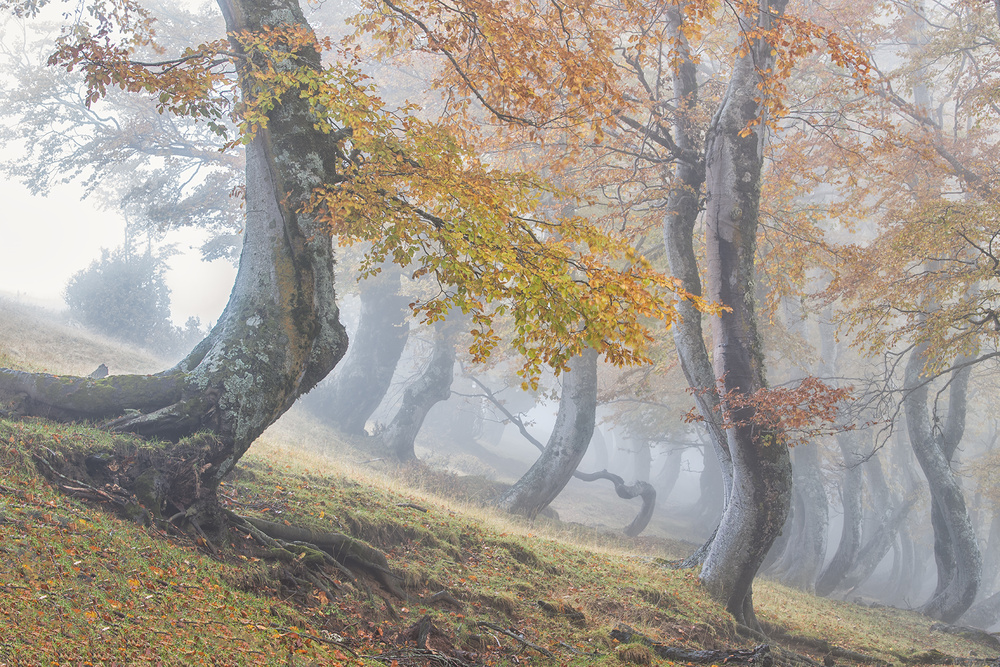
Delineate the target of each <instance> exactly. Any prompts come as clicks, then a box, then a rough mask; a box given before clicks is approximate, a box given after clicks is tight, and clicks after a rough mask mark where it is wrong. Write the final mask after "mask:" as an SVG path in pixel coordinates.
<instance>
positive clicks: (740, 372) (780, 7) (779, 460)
mask: <svg viewBox="0 0 1000 667" xmlns="http://www.w3.org/2000/svg"><path fill="white" fill-rule="evenodd" d="M784 8H785V1H784V0H775V1H772V2H768V1H766V0H764V1H762V2H761V3H760V5H759V8H758V10H759V11H758V13H757V14H756V15H754V16H742V17H740V20H741V24H742V25H745V26H750V25H756V26H758V27H760V28H762V29H764V30H767V29H770V28H771V27H772V23H773V18H774V17H776V16H780V15H781V14H782V13H783V12H784ZM741 39H742V37H741ZM770 54H771V46H770V45H769V44H767V43H766V42H765V41H763V40H759V39H758V40H755V41H753V42H751V43H750V44H748V45H747V48H746V52H745V53H744V55H743V56H742V57H739V58H737V60H736V63H735V65H734V68H733V74H732V77H731V78H730V81H729V86H728V88H727V90H726V94H725V96H724V98H723V100H722V103H721V106H720V107H719V110H718V112H717V114H716V116H715V118H714V119H713V122H712V127H711V128H710V130H709V135H708V141H707V148H706V158H707V159H706V179H705V182H706V190H707V194H708V203H707V208H706V226H707V230H706V235H707V251H708V252H707V255H708V270H707V272H706V275H707V281H708V283H709V290H708V297H709V298H710V299H711V300H712V301H715V302H717V303H721V304H724V305H726V306H728V307H729V308H731V311H730V312H726V313H722V314H721V315H720V316H719V319H718V321H717V322H715V323H714V325H713V327H712V343H713V363H714V371H715V374H714V376H715V377H716V378H719V381H718V383H719V386H720V387H721V388H722V390H723V391H722V397H721V402H722V406H723V408H724V409H725V410H726V411H727V417H728V418H729V420H730V422H731V423H732V424H733V426H731V427H730V428H729V429H728V431H727V433H726V435H727V442H728V443H729V452H730V455H731V456H732V462H733V487H732V492H731V494H730V496H729V503H728V505H727V507H726V510H725V512H724V513H723V515H722V520H721V521H720V523H719V529H718V532H717V533H716V536H715V540H714V541H713V542H712V546H711V547H710V548H709V551H708V554H707V556H706V558H705V563H704V566H703V567H702V570H701V580H702V583H703V584H704V585H705V587H706V588H707V589H708V590H709V592H710V593H711V594H712V595H713V596H714V597H715V598H716V599H718V600H720V601H721V602H723V603H724V604H725V606H726V609H727V610H728V611H729V612H730V613H731V614H733V616H734V617H735V618H736V620H737V621H738V622H741V623H744V624H747V625H750V626H751V627H755V626H757V625H758V624H757V622H756V618H755V616H754V613H753V593H752V586H753V580H754V577H755V576H756V574H757V571H758V569H759V567H760V565H761V563H762V562H763V560H764V557H765V556H766V555H767V552H768V550H769V549H770V548H771V545H772V543H773V542H774V540H775V538H776V537H777V536H778V534H779V533H780V532H781V528H782V526H783V525H784V523H785V518H786V516H787V515H788V507H789V502H790V499H791V487H792V471H791V461H790V457H789V452H788V447H787V445H785V444H784V443H783V442H781V441H780V439H778V438H777V437H776V436H777V435H778V434H775V433H771V432H768V430H767V429H766V428H762V427H761V426H759V425H757V424H755V423H754V417H755V415H754V411H753V408H752V407H737V408H733V407H732V406H730V405H729V404H728V403H729V401H728V398H727V397H729V396H734V395H738V394H742V395H746V394H753V393H755V392H756V391H758V390H760V389H763V388H764V387H765V386H766V379H765V373H764V361H763V356H762V354H761V349H760V340H759V336H758V329H757V321H756V314H755V304H754V295H753V285H754V282H755V280H754V279H755V270H754V259H755V250H756V235H757V225H758V216H759V212H760V183H761V170H762V166H763V159H764V140H765V136H766V127H767V124H766V115H767V111H766V110H765V109H764V108H762V107H761V106H760V105H759V104H758V102H757V98H758V97H759V95H760V90H759V89H758V85H759V84H760V83H761V81H762V79H761V71H762V70H767V69H768V68H769V67H770V66H771V65H772V64H773V62H774V60H773V56H771V55H770ZM751 123H756V124H755V125H751Z"/></svg>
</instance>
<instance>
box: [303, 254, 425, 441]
mask: <svg viewBox="0 0 1000 667" xmlns="http://www.w3.org/2000/svg"><path fill="white" fill-rule="evenodd" d="M401 275H402V272H401V270H400V269H399V268H398V267H396V266H394V265H392V266H385V267H383V269H382V272H381V273H379V274H378V275H377V276H373V277H371V278H367V279H365V280H362V281H361V284H360V292H361V299H360V300H361V319H360V322H359V323H358V330H357V332H355V333H354V335H353V337H352V342H351V346H350V349H349V350H348V352H347V356H346V357H345V358H344V360H343V361H342V362H341V363H340V364H339V366H338V367H337V373H336V375H335V376H334V377H333V378H332V380H331V381H330V382H329V383H324V384H323V385H321V386H320V387H318V388H317V389H316V391H314V392H313V393H312V394H311V395H310V396H309V409H310V410H311V411H312V412H314V413H315V414H316V415H317V416H318V417H319V418H320V419H321V420H323V421H324V422H326V423H328V424H330V425H332V426H333V427H334V428H336V429H338V430H339V431H341V432H342V433H348V434H351V435H363V434H364V433H365V424H367V422H368V419H369V418H370V417H371V416H372V413H374V412H375V410H376V409H377V408H378V406H379V404H380V403H381V402H382V399H383V398H385V394H386V392H387V391H388V390H389V385H390V384H391V383H392V375H393V373H394V372H395V370H396V365H397V364H398V363H399V358H400V356H402V354H403V348H404V347H406V340H407V338H408V337H409V333H410V324H409V321H408V320H409V316H410V309H409V308H408V305H409V302H410V299H409V297H406V296H401V295H400V293H399V288H400V284H399V281H400V277H401Z"/></svg>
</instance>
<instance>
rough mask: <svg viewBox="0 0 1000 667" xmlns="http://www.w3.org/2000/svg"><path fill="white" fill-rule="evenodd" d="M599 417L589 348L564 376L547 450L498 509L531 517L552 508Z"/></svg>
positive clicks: (594, 369) (593, 357)
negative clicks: (552, 503) (551, 504)
mask: <svg viewBox="0 0 1000 667" xmlns="http://www.w3.org/2000/svg"><path fill="white" fill-rule="evenodd" d="M596 416H597V351H596V350H594V349H593V348H587V349H585V350H584V351H583V352H582V353H581V354H580V355H579V356H577V357H574V358H573V360H572V362H571V364H570V370H569V371H568V372H567V373H565V374H564V375H563V390H562V397H561V398H560V399H559V412H558V414H557V415H556V423H555V426H554V427H553V429H552V435H551V436H549V441H548V443H547V444H546V445H545V450H544V451H543V452H542V454H541V456H539V457H538V459H537V460H536V461H535V463H534V465H532V466H531V468H529V469H528V472H526V473H524V475H522V476H521V479H519V480H517V482H516V483H515V484H514V486H512V487H511V488H509V489H508V490H507V491H506V492H504V493H503V494H502V495H501V496H500V497H499V498H498V499H497V501H496V506H497V507H499V508H500V509H502V510H505V511H507V512H511V513H515V514H524V515H526V516H528V517H529V518H532V519H533V518H535V516H536V515H537V514H538V513H539V512H540V511H541V510H543V509H545V508H546V507H548V505H549V503H551V502H552V501H553V500H554V499H555V497H556V496H558V495H559V493H560V492H561V491H562V490H563V488H565V486H566V483H567V482H569V479H570V477H572V476H573V473H574V472H575V471H576V467H577V466H578V465H580V461H581V460H582V459H583V455H584V454H586V452H587V446H588V445H589V444H590V439H591V437H592V436H593V434H594V421H595V419H596Z"/></svg>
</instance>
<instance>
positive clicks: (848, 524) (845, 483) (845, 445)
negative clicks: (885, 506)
mask: <svg viewBox="0 0 1000 667" xmlns="http://www.w3.org/2000/svg"><path fill="white" fill-rule="evenodd" d="M856 442H857V436H856V434H855V433H853V432H846V433H838V434H837V444H838V445H839V446H840V453H841V456H843V459H844V470H843V476H842V477H841V480H842V481H841V483H840V505H841V508H842V509H843V513H844V523H843V526H842V527H841V530H840V542H839V543H838V544H837V551H836V552H834V554H833V559H832V560H831V561H830V563H829V564H828V565H827V566H826V569H825V570H823V573H822V574H821V575H820V576H819V579H818V580H817V581H816V594H817V595H829V594H830V593H832V592H833V591H834V590H835V589H836V588H837V587H838V586H839V585H840V582H841V581H842V580H843V578H844V576H845V575H846V574H847V571H848V570H849V569H850V568H851V565H852V564H853V563H854V561H855V559H856V558H857V556H858V552H859V551H860V549H861V523H862V520H863V519H864V509H863V507H862V504H861V499H862V492H863V489H864V482H863V480H862V467H861V466H862V464H861V457H860V456H859V455H858V450H857V446H856Z"/></svg>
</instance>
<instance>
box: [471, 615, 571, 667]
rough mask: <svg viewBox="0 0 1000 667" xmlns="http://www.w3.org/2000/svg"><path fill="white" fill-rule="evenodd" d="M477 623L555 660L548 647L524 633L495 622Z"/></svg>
mask: <svg viewBox="0 0 1000 667" xmlns="http://www.w3.org/2000/svg"><path fill="white" fill-rule="evenodd" d="M476 625H477V626H478V627H480V628H489V629H490V630H493V631H494V632H499V633H500V634H502V635H507V636H508V637H510V638H511V639H514V640H516V641H517V642H519V643H520V644H521V645H522V646H524V647H525V648H530V649H531V650H532V651H537V652H538V653H541V654H542V655H544V656H545V657H546V658H552V659H553V660H555V657H556V656H555V655H554V654H553V653H552V651H550V650H548V649H547V648H543V647H541V646H538V645H537V644H532V643H531V642H529V641H528V640H527V639H525V638H524V636H523V635H519V634H517V633H516V632H512V631H511V630H508V629H507V628H502V627H500V626H499V625H494V624H493V623H489V622H487V621H480V622H479V623H476Z"/></svg>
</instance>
